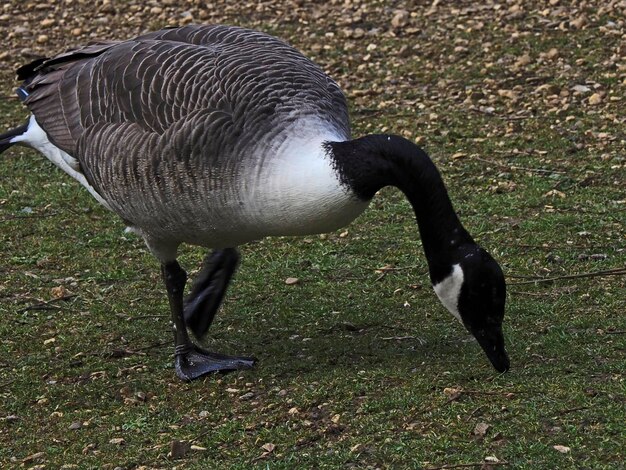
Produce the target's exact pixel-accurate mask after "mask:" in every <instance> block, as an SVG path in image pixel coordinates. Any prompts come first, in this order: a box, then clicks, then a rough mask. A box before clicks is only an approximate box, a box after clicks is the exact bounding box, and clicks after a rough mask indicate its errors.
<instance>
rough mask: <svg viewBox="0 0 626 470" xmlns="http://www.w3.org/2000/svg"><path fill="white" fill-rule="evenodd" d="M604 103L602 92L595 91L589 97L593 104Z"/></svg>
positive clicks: (590, 102)
mask: <svg viewBox="0 0 626 470" xmlns="http://www.w3.org/2000/svg"><path fill="white" fill-rule="evenodd" d="M600 103H602V95H601V94H600V93H594V94H593V95H591V96H590V97H589V104H590V105H592V106H595V105H598V104H600Z"/></svg>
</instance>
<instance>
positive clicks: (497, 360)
mask: <svg viewBox="0 0 626 470" xmlns="http://www.w3.org/2000/svg"><path fill="white" fill-rule="evenodd" d="M472 334H473V335H474V337H475V338H476V340H477V341H478V344H480V347H481V348H483V351H485V354H486V355H487V358H488V359H489V360H490V361H491V364H492V365H493V367H495V369H496V370H497V371H498V372H506V371H507V370H509V367H510V362H509V356H508V355H507V353H506V350H505V349H504V335H503V334H502V326H492V327H488V328H484V329H476V330H473V331H472Z"/></svg>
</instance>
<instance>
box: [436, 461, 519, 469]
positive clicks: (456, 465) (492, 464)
mask: <svg viewBox="0 0 626 470" xmlns="http://www.w3.org/2000/svg"><path fill="white" fill-rule="evenodd" d="M483 465H491V466H494V465H509V462H488V461H484V462H475V463H459V464H446V465H441V466H439V467H426V470H443V469H446V468H473V467H482V466H483Z"/></svg>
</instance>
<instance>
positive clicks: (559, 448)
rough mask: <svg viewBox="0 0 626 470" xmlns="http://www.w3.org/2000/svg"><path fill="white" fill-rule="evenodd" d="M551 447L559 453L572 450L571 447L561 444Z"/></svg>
mask: <svg viewBox="0 0 626 470" xmlns="http://www.w3.org/2000/svg"><path fill="white" fill-rule="evenodd" d="M552 448H553V449H554V450H557V451H559V452H560V453H561V454H568V453H569V452H571V450H572V449H571V448H569V447H567V446H562V445H555V446H552Z"/></svg>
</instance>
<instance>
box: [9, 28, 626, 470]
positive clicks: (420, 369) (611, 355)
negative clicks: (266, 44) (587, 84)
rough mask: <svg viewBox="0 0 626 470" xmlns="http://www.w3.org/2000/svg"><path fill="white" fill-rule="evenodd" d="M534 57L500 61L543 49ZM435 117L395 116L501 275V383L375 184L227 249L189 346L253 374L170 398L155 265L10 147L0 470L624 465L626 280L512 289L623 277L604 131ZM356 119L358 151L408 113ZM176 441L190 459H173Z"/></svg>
mask: <svg viewBox="0 0 626 470" xmlns="http://www.w3.org/2000/svg"><path fill="white" fill-rule="evenodd" d="M492 34H494V35H496V40H497V34H498V33H497V32H493V33H492ZM580 34H581V38H582V37H587V35H588V34H589V33H587V31H586V30H585V31H582V32H580ZM386 41H391V42H390V43H389V47H396V46H397V42H401V41H402V38H399V39H395V40H386ZM394 41H396V42H394ZM537 41H538V39H537V38H532V41H531V40H530V39H529V42H528V44H525V43H523V44H519V43H518V44H515V45H507V43H505V42H503V43H502V44H503V45H502V48H504V49H505V50H504V52H506V50H507V49H506V48H507V47H509V52H510V53H511V54H513V55H515V54H518V53H519V52H520V51H524V50H525V49H529V50H535V49H536V50H539V51H540V50H545V47H542V44H537ZM383 43H384V41H383ZM554 44H559V42H558V38H556V39H555V38H553V37H547V38H546V40H545V44H544V46H546V45H550V46H553V45H554ZM449 50H451V49H450V48H449ZM449 50H448V52H449ZM573 53H574V54H575V56H576V57H578V54H579V53H580V52H579V51H577V50H576V51H575V52H573ZM326 59H327V60H328V61H329V62H330V63H331V65H332V62H333V60H335V59H334V58H333V57H327V58H326ZM456 66H457V65H454V67H456ZM406 67H409V68H410V64H409V65H406ZM471 70H472V71H473V72H472V73H471V74H470V75H468V76H467V77H466V80H467V81H468V82H470V83H480V82H481V81H482V79H483V77H482V76H480V74H479V71H478V70H474V69H471ZM409 71H410V70H409ZM460 72H462V71H460ZM460 72H459V73H460ZM416 73H420V72H419V71H416ZM442 75H444V74H442ZM598 75H601V72H598ZM366 76H367V75H366ZM450 86H451V87H455V85H454V83H453V84H451V85H450ZM619 90H621V91H623V88H621V89H618V91H619ZM416 93H417V92H416ZM453 93H454V92H453V90H452V91H451V90H447V91H443V92H442V95H448V96H452V95H453ZM416 97H417V98H418V99H421V98H424V96H421V95H420V94H419V93H417V95H416ZM384 98H385V97H383V98H382V99H384ZM424 99H426V98H424ZM448 104H449V103H447V102H446V103H443V104H441V105H438V104H436V103H434V104H433V107H434V109H435V110H436V113H437V114H438V118H437V119H436V120H435V121H431V120H429V119H427V118H426V117H425V115H423V114H422V115H419V116H417V118H416V119H415V120H412V119H408V118H407V117H406V116H401V117H400V119H403V120H404V122H405V125H404V126H403V129H404V130H406V131H407V132H409V133H410V134H411V135H413V136H423V137H424V139H425V140H424V142H423V145H424V146H425V147H426V148H427V149H428V150H430V151H431V153H432V154H433V158H434V159H435V160H436V161H437V163H438V165H439V167H440V168H441V171H442V173H443V174H444V179H445V180H446V182H447V183H448V186H449V188H450V193H451V196H452V199H453V201H454V203H455V206H456V208H457V209H458V212H459V214H460V215H461V218H462V219H463V221H464V223H465V224H466V226H467V227H468V229H469V230H470V231H471V232H472V233H473V234H475V235H476V238H477V239H478V240H480V242H481V243H482V244H483V245H484V246H485V247H487V248H488V249H489V250H490V251H491V252H492V253H493V254H494V256H495V257H496V258H497V259H499V261H500V262H501V263H502V265H503V268H504V270H505V273H506V274H507V277H508V281H509V297H508V304H507V305H508V307H507V316H506V320H505V321H506V323H505V333H506V336H507V347H508V349H509V354H510V356H511V363H512V369H511V371H510V372H509V373H507V374H504V375H499V374H497V373H495V371H494V370H493V369H491V367H490V365H489V364H488V362H487V360H486V358H485V357H484V355H483V354H482V352H481V351H480V350H479V347H478V346H477V344H476V343H475V342H474V341H473V340H471V339H470V337H469V335H468V333H466V332H465V331H464V330H463V329H462V328H461V327H460V326H459V325H458V323H456V321H455V320H454V319H453V318H452V317H451V316H450V315H449V314H448V313H446V312H445V311H444V308H443V307H442V306H441V305H440V304H439V303H438V301H437V299H436V297H435V295H434V294H433V292H432V290H431V289H430V286H429V282H428V276H427V274H426V262H425V259H424V257H423V254H422V252H421V247H420V242H419V237H418V233H417V228H416V227H415V224H414V221H413V216H412V214H411V212H410V207H409V205H408V203H407V202H406V201H405V200H404V199H403V197H402V195H401V194H400V193H399V192H398V191H396V190H393V189H390V188H387V189H385V190H383V191H382V192H381V194H379V196H378V197H377V198H376V199H375V200H374V201H373V202H372V205H371V208H370V210H368V211H367V212H366V213H365V214H364V215H363V216H361V217H360V218H359V219H358V220H357V221H356V222H355V223H354V224H352V225H351V226H349V227H348V228H347V229H345V230H342V231H340V232H337V233H332V234H328V235H327V236H324V237H319V236H310V237H305V238H298V239H292V238H275V239H265V240H261V241H259V242H257V243H253V244H249V245H246V246H243V247H241V252H242V260H243V262H242V266H241V268H240V270H239V272H238V273H237V275H236V278H235V281H234V283H233V285H232V287H231V290H230V291H229V294H230V295H229V296H228V297H227V300H226V302H225V305H224V306H223V309H222V311H221V312H220V313H219V315H218V317H217V319H216V322H215V324H214V326H213V327H212V329H211V331H210V337H209V343H210V347H211V348H213V349H216V350H219V351H223V352H229V353H247V354H252V355H255V356H256V357H258V359H259V363H258V367H257V368H255V369H254V370H251V371H246V372H242V373H234V374H229V375H224V376H211V377H207V378H205V379H203V380H200V381H197V382H194V383H190V384H186V383H181V382H179V381H178V380H177V379H176V378H175V376H174V372H173V369H172V366H171V364H172V347H171V333H170V330H169V314H168V307H167V301H166V297H165V295H164V292H163V287H162V286H161V282H160V278H159V270H158V265H157V263H156V261H155V260H154V259H153V258H152V257H151V255H149V253H148V252H147V250H146V249H145V248H144V246H143V244H142V242H141V241H140V240H138V239H136V238H135V237H134V236H132V235H128V234H124V232H123V229H124V226H123V225H122V223H121V222H120V221H119V220H117V219H116V218H115V217H114V216H112V215H111V214H109V213H108V212H107V211H106V210H104V209H103V208H101V207H99V206H98V205H97V203H96V202H95V201H93V200H92V199H91V198H90V197H89V195H88V194H87V193H86V192H85V191H84V190H82V189H80V188H79V187H78V185H76V184H74V183H73V182H72V181H71V180H69V179H68V178H67V177H65V176H64V175H63V174H62V173H61V172H60V171H57V170H56V169H55V168H53V167H52V165H51V164H50V163H48V162H46V161H44V160H43V159H42V158H41V157H39V156H38V155H36V154H35V153H34V152H32V151H28V150H24V149H15V150H12V151H11V152H9V153H5V154H4V155H3V156H2V160H1V161H0V227H1V232H0V236H1V242H0V256H1V257H2V259H3V263H2V265H1V267H0V274H1V280H0V418H1V419H2V420H1V421H0V466H3V467H7V468H18V467H26V468H29V467H36V466H38V465H39V466H42V465H45V468H63V467H64V468H81V469H82V468H110V469H113V468H116V467H121V468H128V469H130V468H173V467H176V468H190V469H191V468H230V469H248V468H271V469H292V468H346V467H347V468H350V467H352V468H429V467H438V466H439V467H440V466H443V465H446V464H448V465H455V464H458V465H462V464H470V463H476V464H477V466H480V463H482V462H483V461H484V459H485V457H489V456H492V457H496V458H497V459H498V460H499V461H500V463H503V462H506V463H508V466H509V467H511V468H522V469H531V468H532V469H535V468H590V469H614V468H624V463H623V462H624V459H625V457H626V456H625V455H624V453H625V451H624V449H626V442H625V441H626V438H625V436H626V424H625V423H626V420H625V419H624V418H625V413H624V408H625V404H626V383H625V381H624V368H625V366H626V359H625V346H624V344H625V341H624V334H625V331H626V316H624V310H625V308H626V305H625V296H624V287H625V279H624V276H593V277H591V276H590V277H581V278H576V279H561V280H557V281H553V282H538V283H530V284H529V283H525V282H526V281H527V279H526V277H528V276H541V277H558V276H565V275H569V274H575V273H592V272H596V271H601V270H608V269H614V268H619V267H624V265H625V262H626V255H625V254H624V240H625V235H626V233H625V231H624V225H625V224H624V219H625V214H626V213H625V212H624V203H623V199H624V191H623V189H624V186H623V181H624V179H623V177H624V159H623V152H624V137H623V123H622V124H620V121H619V119H617V120H611V119H609V118H607V117H606V114H603V113H593V112H588V110H586V109H585V108H583V107H580V108H576V109H572V110H571V111H569V112H568V113H567V114H572V115H574V116H575V119H574V120H565V117H566V116H565V115H562V116H559V115H556V116H555V115H552V114H549V113H547V112H544V111H545V109H544V108H543V106H544V105H543V104H542V103H540V104H538V105H537V106H539V108H540V111H541V112H538V113H536V114H533V115H529V116H528V117H526V118H525V119H523V120H520V121H519V128H517V130H516V131H515V132H513V133H509V134H507V133H506V129H507V126H508V125H509V123H510V122H511V121H510V120H508V119H507V118H506V117H502V116H501V114H500V112H504V111H505V110H506V106H505V105H504V104H500V105H498V106H501V108H499V109H498V112H497V113H496V115H487V114H484V113H479V112H476V113H471V114H470V117H471V119H468V118H467V117H468V115H467V113H466V112H464V111H463V110H462V109H461V108H460V107H459V106H456V107H455V106H450V107H449V108H448V109H445V108H446V105H448ZM354 106H355V109H354V113H355V116H356V119H355V120H356V121H357V123H356V126H357V128H356V130H355V134H357V135H360V134H362V133H363V132H365V131H366V127H365V126H366V123H369V124H370V128H369V129H367V131H368V132H374V131H376V130H379V129H382V128H384V127H389V128H390V129H392V130H393V129H394V127H395V124H394V123H395V120H396V118H395V117H394V113H405V114H406V112H407V111H406V109H403V108H402V106H398V108H395V107H393V106H392V107H391V109H388V110H385V112H381V113H378V112H374V113H371V112H367V113H366V112H364V111H362V110H363V109H365V108H367V106H366V105H359V104H356V105H354ZM372 108H375V106H374V104H372ZM607 112H608V113H610V110H609V111H607ZM0 113H1V114H2V116H3V118H2V122H3V124H6V125H7V126H8V125H9V124H11V123H12V124H15V123H18V122H21V119H22V117H23V112H22V111H21V108H20V106H19V105H18V104H17V103H16V102H15V101H4V102H3V103H1V104H0ZM576 121H580V122H581V123H582V124H581V125H582V126H583V130H580V129H579V128H576V127H575V126H574V123H575V122H576ZM359 126H361V127H359ZM585 129H589V130H591V131H593V132H595V133H597V132H599V131H600V130H602V132H605V133H609V134H613V135H616V136H618V138H617V139H616V140H614V141H611V142H610V143H609V144H606V145H605V144H603V143H602V142H599V141H598V140H596V138H595V137H593V136H592V135H591V134H589V133H585V131H584V130H585ZM577 143H584V144H585V145H584V146H583V147H582V148H579V147H576V144H577ZM459 152H462V153H465V154H466V157H464V158H452V156H453V155H454V154H456V153H459ZM604 154H608V155H609V156H610V158H602V155H604ZM620 158H621V160H620ZM203 255H204V252H203V251H202V250H200V249H197V248H193V247H184V248H183V250H182V252H181V258H180V260H181V264H183V266H185V267H186V268H187V269H188V270H189V271H190V272H192V273H193V272H195V270H197V268H198V267H199V265H200V262H201V259H202V257H203ZM592 255H595V256H592ZM385 265H390V266H394V267H395V268H397V269H395V270H391V271H388V272H385V273H384V275H382V274H381V272H380V271H377V270H378V268H381V267H382V266H385ZM287 277H297V278H299V279H300V283H299V284H297V285H293V286H290V285H286V284H285V283H284V280H285V279H286V278H287ZM59 296H62V297H64V299H63V300H59V299H58V297H59ZM394 338H395V339H394ZM398 338H402V339H398ZM479 424H480V425H482V424H486V425H488V428H487V431H486V432H485V433H484V435H483V434H482V433H481V432H480V431H478V430H477V429H479V428H477V425H479ZM120 439H122V440H120ZM178 441H181V442H184V443H187V444H191V445H194V446H195V447H194V448H193V449H189V450H188V451H187V452H183V453H181V455H180V458H179V459H175V458H174V457H173V456H171V455H169V454H170V451H171V448H172V443H173V442H178ZM270 444H271V445H270ZM559 445H560V446H567V447H568V448H570V450H569V451H568V452H566V453H562V452H559V451H558V450H556V449H555V448H554V446H559ZM38 468H43V467H38Z"/></svg>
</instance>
